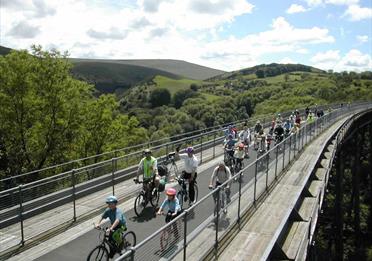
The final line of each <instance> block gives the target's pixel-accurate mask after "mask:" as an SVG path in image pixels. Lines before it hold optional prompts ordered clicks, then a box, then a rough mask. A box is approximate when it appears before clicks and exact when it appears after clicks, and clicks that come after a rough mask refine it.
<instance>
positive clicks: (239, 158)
mask: <svg viewBox="0 0 372 261" xmlns="http://www.w3.org/2000/svg"><path fill="white" fill-rule="evenodd" d="M244 147H245V146H244V144H243V143H239V145H238V149H237V150H235V152H234V158H235V161H236V166H237V167H238V168H239V170H241V169H242V165H243V163H242V162H243V160H244V157H245V151H244Z"/></svg>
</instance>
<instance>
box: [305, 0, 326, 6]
mask: <svg viewBox="0 0 372 261" xmlns="http://www.w3.org/2000/svg"><path fill="white" fill-rule="evenodd" d="M305 1H306V3H307V5H308V6H311V7H314V6H318V5H321V4H322V3H323V1H322V0H305Z"/></svg>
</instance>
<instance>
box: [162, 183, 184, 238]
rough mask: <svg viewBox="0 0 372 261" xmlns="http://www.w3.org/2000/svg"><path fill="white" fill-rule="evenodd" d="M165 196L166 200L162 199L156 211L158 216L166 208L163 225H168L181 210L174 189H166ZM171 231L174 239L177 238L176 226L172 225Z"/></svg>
mask: <svg viewBox="0 0 372 261" xmlns="http://www.w3.org/2000/svg"><path fill="white" fill-rule="evenodd" d="M166 194H167V198H166V199H164V201H163V203H162V204H161V206H160V208H159V211H158V215H161V214H163V213H164V212H163V210H164V208H166V207H168V213H167V214H166V216H165V223H168V222H170V221H171V220H173V219H174V218H176V217H177V216H178V215H179V214H181V212H182V210H181V206H180V203H179V201H178V198H177V197H176V194H177V191H176V189H174V188H169V189H167V191H166ZM173 230H174V233H175V236H176V238H178V229H177V224H173Z"/></svg>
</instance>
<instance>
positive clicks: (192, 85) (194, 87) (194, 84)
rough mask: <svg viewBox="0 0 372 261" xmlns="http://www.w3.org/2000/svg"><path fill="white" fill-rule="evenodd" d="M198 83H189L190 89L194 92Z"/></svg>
mask: <svg viewBox="0 0 372 261" xmlns="http://www.w3.org/2000/svg"><path fill="white" fill-rule="evenodd" d="M198 88H199V87H198V85H197V84H196V83H192V84H191V85H190V89H191V90H193V91H194V92H197V91H198Z"/></svg>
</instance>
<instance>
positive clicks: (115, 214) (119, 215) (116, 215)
mask: <svg viewBox="0 0 372 261" xmlns="http://www.w3.org/2000/svg"><path fill="white" fill-rule="evenodd" d="M102 218H109V219H110V222H111V225H112V224H113V223H114V222H115V220H116V219H119V221H120V223H119V225H118V227H120V226H122V225H124V226H126V223H127V221H126V219H125V216H124V214H123V211H121V210H120V209H118V208H115V209H114V210H112V209H111V208H106V210H105V212H103V214H102Z"/></svg>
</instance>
